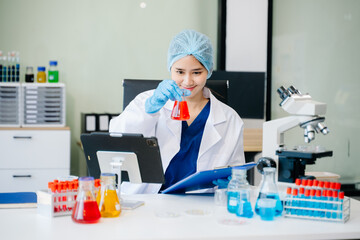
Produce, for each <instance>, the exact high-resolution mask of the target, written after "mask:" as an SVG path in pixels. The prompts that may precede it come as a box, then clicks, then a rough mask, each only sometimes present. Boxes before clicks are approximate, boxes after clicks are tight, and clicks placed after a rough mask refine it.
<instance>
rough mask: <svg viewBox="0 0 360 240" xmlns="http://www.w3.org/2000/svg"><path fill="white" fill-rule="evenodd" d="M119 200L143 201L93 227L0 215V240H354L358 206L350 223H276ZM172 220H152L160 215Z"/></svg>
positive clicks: (209, 205)
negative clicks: (233, 222)
mask: <svg viewBox="0 0 360 240" xmlns="http://www.w3.org/2000/svg"><path fill="white" fill-rule="evenodd" d="M124 199H134V200H135V199H136V200H144V201H145V205H143V206H141V207H139V208H137V209H135V210H124V211H123V212H122V213H121V215H120V217H118V218H101V219H100V222H99V223H96V224H79V223H74V222H73V221H72V220H71V217H70V216H62V217H55V218H48V217H45V216H42V215H39V214H37V209H36V208H32V209H30V208H29V209H0V239H28V240H30V239H54V240H56V239H59V240H64V239H86V240H91V239H94V240H99V239H104V240H111V239H267V240H269V239H276V240H280V239H347V238H357V239H359V238H360V202H359V201H357V200H354V199H351V203H350V204H351V214H350V220H349V221H348V222H347V223H345V224H343V223H339V222H322V221H313V220H301V219H293V218H284V217H280V218H277V219H276V220H274V221H270V222H266V221H261V220H260V217H259V216H257V215H255V216H254V217H253V218H252V219H246V218H237V217H236V216H235V215H233V214H229V213H227V211H226V208H225V207H221V206H216V205H215V204H214V199H213V197H212V196H194V195H161V194H158V195H133V196H126V197H124ZM191 209H202V210H207V211H210V214H208V215H203V216H194V215H189V214H187V213H186V210H191ZM166 211H169V212H173V213H178V214H179V216H178V217H172V218H164V217H159V216H157V215H158V214H159V213H163V212H166ZM231 217H233V218H236V219H244V220H245V221H246V223H244V224H241V225H224V224H222V223H220V221H219V220H221V219H224V218H231Z"/></svg>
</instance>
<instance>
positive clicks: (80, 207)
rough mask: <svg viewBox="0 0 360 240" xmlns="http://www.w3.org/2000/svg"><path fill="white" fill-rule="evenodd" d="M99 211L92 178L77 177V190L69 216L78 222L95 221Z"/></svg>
mask: <svg viewBox="0 0 360 240" xmlns="http://www.w3.org/2000/svg"><path fill="white" fill-rule="evenodd" d="M100 217H101V216H100V211H99V207H98V204H97V202H96V200H95V196H94V178H93V177H81V178H79V192H78V195H77V198H76V202H75V207H74V210H73V212H72V215H71V218H72V219H73V221H75V222H78V223H96V222H98V221H99V219H100Z"/></svg>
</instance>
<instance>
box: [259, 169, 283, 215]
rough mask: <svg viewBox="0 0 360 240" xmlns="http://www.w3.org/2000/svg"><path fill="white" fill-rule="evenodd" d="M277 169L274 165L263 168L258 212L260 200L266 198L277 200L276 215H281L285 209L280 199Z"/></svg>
mask: <svg viewBox="0 0 360 240" xmlns="http://www.w3.org/2000/svg"><path fill="white" fill-rule="evenodd" d="M275 171H276V168H272V167H264V168H263V176H262V180H261V183H260V191H259V196H258V198H257V200H256V204H255V212H256V214H260V206H259V200H260V199H264V198H268V199H275V200H276V204H275V216H280V215H281V213H282V211H283V205H282V202H281V201H280V197H279V192H278V189H277V186H276V182H275Z"/></svg>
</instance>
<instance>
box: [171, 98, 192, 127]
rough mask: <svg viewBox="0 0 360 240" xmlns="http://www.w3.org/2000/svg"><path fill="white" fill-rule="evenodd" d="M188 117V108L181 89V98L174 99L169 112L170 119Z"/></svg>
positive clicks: (185, 118) (186, 118)
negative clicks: (178, 99) (179, 99)
mask: <svg viewBox="0 0 360 240" xmlns="http://www.w3.org/2000/svg"><path fill="white" fill-rule="evenodd" d="M189 118H190V114H189V108H188V105H187V102H186V101H185V93H184V91H183V95H182V100H181V101H177V100H176V101H175V103H174V107H173V110H172V112H171V119H174V120H180V121H184V120H188V119H189Z"/></svg>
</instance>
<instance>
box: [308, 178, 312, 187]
mask: <svg viewBox="0 0 360 240" xmlns="http://www.w3.org/2000/svg"><path fill="white" fill-rule="evenodd" d="M307 185H308V187H312V186H313V180H312V179H308V181H307Z"/></svg>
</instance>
